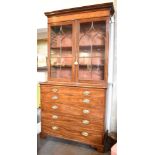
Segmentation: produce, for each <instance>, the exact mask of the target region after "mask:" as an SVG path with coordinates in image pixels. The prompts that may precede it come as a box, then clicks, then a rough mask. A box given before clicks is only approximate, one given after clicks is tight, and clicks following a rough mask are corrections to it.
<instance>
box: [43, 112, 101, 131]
mask: <svg viewBox="0 0 155 155" xmlns="http://www.w3.org/2000/svg"><path fill="white" fill-rule="evenodd" d="M42 122H47V123H48V124H57V125H61V124H65V125H66V126H68V127H71V128H72V129H74V130H76V128H77V127H78V128H80V129H81V130H86V129H89V130H97V131H103V126H104V123H103V119H93V118H91V117H90V118H86V117H84V118H81V117H77V116H73V115H69V114H66V115H64V114H62V113H52V114H51V113H47V112H43V113H42Z"/></svg>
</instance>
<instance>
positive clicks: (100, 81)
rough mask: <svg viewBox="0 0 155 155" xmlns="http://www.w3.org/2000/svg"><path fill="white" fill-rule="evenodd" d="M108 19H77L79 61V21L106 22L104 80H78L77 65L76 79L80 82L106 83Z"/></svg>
mask: <svg viewBox="0 0 155 155" xmlns="http://www.w3.org/2000/svg"><path fill="white" fill-rule="evenodd" d="M109 19H110V17H109V16H107V17H97V18H87V19H79V20H77V25H76V26H77V27H78V36H77V37H76V40H77V55H78V62H79V42H78V39H79V34H80V23H85V22H90V21H102V20H103V21H105V22H106V31H105V32H106V39H105V62H104V80H97V81H95V80H79V78H78V75H79V65H78V67H77V75H76V76H77V77H76V79H77V81H78V82H80V83H90V84H92V83H96V84H98V83H107V82H108V56H109Z"/></svg>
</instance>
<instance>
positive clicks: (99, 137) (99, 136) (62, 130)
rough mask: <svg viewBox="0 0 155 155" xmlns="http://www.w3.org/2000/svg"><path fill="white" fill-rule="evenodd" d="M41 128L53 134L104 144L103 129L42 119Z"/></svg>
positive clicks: (89, 142)
mask: <svg viewBox="0 0 155 155" xmlns="http://www.w3.org/2000/svg"><path fill="white" fill-rule="evenodd" d="M41 130H42V132H44V133H47V134H48V135H51V136H56V137H61V138H66V139H70V140H75V141H80V142H84V143H88V144H102V141H103V131H95V130H90V129H85V130H84V129H81V128H80V127H78V126H73V127H71V126H68V125H66V124H64V123H63V124H59V123H50V122H49V121H47V120H46V121H42V125H41Z"/></svg>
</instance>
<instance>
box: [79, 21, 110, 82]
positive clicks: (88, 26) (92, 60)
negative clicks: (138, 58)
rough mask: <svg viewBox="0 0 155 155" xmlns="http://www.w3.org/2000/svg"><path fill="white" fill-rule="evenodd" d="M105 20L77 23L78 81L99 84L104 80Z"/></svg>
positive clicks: (105, 63)
mask: <svg viewBox="0 0 155 155" xmlns="http://www.w3.org/2000/svg"><path fill="white" fill-rule="evenodd" d="M106 24H107V20H106V19H101V18H100V19H88V20H81V21H79V35H78V80H79V82H86V81H88V82H101V81H104V80H105V79H106V74H107V73H106V68H107V66H106V65H107V62H106V57H107V52H106V51H108V49H107V47H108V36H107V25H106Z"/></svg>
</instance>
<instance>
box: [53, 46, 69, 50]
mask: <svg viewBox="0 0 155 155" xmlns="http://www.w3.org/2000/svg"><path fill="white" fill-rule="evenodd" d="M51 49H53V50H60V47H52V46H51ZM61 49H63V50H72V46H66V47H61Z"/></svg>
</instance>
